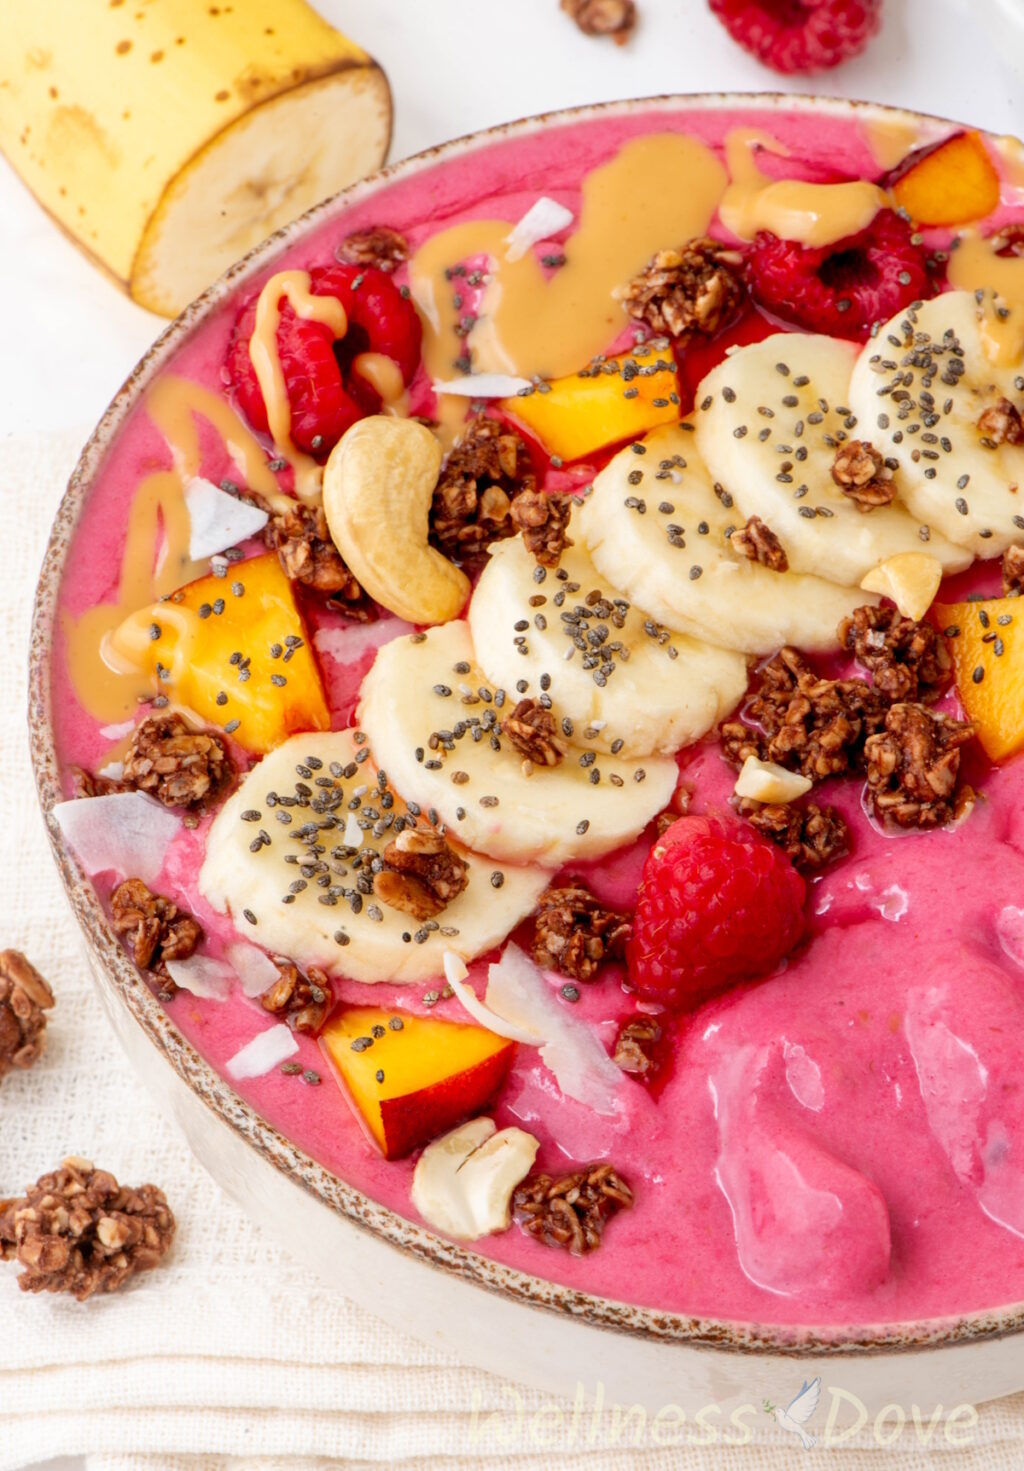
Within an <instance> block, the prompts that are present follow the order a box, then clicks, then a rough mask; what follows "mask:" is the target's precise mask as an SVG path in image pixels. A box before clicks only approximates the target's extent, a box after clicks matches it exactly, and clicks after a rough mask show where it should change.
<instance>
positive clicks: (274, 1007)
mask: <svg viewBox="0 0 1024 1471" xmlns="http://www.w3.org/2000/svg"><path fill="white" fill-rule="evenodd" d="M274 964H275V965H276V966H277V969H278V979H277V980H276V981H275V982H274V984H273V985H272V986H270V987H269V988H268V989H267V990H266V991H264V992H263V995H262V996H261V997H260V1005H261V1006H262V1007H263V1009H264V1011H269V1012H271V1013H272V1014H273V1015H274V1016H280V1017H283V1018H284V1020H285V1021H286V1022H287V1023H288V1025H289V1027H291V1029H292V1031H293V1032H305V1033H307V1034H308V1035H309V1036H315V1035H316V1034H317V1032H319V1030H320V1028H321V1027H322V1026H323V1024H324V1022H325V1020H326V1018H327V1013H328V1011H329V1009H330V1005H331V983H330V981H329V980H328V979H327V976H326V975H325V974H324V972H323V971H322V970H319V969H318V968H317V967H316V966H315V965H310V966H307V968H306V971H305V974H303V972H302V971H300V970H299V968H298V966H297V965H295V963H294V962H293V961H291V960H286V959H285V958H284V957H283V956H278V957H276V958H275V960H274Z"/></svg>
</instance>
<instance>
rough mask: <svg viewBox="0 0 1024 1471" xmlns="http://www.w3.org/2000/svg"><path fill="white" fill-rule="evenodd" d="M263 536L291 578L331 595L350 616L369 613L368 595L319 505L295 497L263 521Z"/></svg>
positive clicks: (356, 616) (327, 595)
mask: <svg viewBox="0 0 1024 1471" xmlns="http://www.w3.org/2000/svg"><path fill="white" fill-rule="evenodd" d="M263 539H264V541H265V542H266V544H267V546H268V547H270V548H271V549H272V550H273V551H276V552H277V555H278V558H279V559H280V562H281V566H282V568H283V570H284V573H285V576H286V577H288V578H289V579H290V580H291V581H292V582H301V583H302V585H303V587H308V588H310V589H311V591H313V592H317V593H321V594H322V595H323V596H324V597H329V598H333V599H335V600H336V601H337V602H338V603H341V604H343V605H344V608H343V611H344V612H345V613H347V614H348V616H349V617H350V618H360V619H366V618H368V617H369V616H370V606H369V599H368V598H367V596H366V593H365V592H364V591H363V589H362V588H361V587H360V586H359V583H358V582H357V581H356V579H355V578H354V577H353V576H352V573H351V572H350V571H349V570H348V568H347V567H346V566H345V563H344V562H343V561H342V559H341V555H340V553H339V552H338V549H337V547H336V546H335V545H334V542H333V541H332V540H331V533H330V531H329V530H328V527H327V517H326V516H325V515H324V511H323V507H322V506H306V505H303V504H302V502H301V501H296V502H295V505H294V506H289V507H288V509H287V511H278V512H276V513H275V514H274V515H272V516H271V518H270V520H269V521H268V522H267V525H266V528H265V530H264V532H263Z"/></svg>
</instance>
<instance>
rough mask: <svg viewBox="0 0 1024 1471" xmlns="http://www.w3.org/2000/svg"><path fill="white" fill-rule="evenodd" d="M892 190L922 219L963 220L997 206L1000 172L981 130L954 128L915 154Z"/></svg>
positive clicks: (959, 222)
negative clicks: (971, 130) (943, 138)
mask: <svg viewBox="0 0 1024 1471" xmlns="http://www.w3.org/2000/svg"><path fill="white" fill-rule="evenodd" d="M892 196H893V198H894V199H895V201H896V203H897V204H898V205H899V206H900V207H901V208H902V209H905V210H906V211H907V213H908V214H909V215H910V218H911V219H912V220H914V221H915V222H916V223H917V224H919V225H963V224H966V223H967V222H968V221H969V220H980V219H982V218H983V217H984V216H985V215H988V214H991V213H992V211H993V210H994V209H995V208H996V206H997V205H998V203H999V175H998V173H997V172H996V169H995V165H994V164H993V162H992V160H991V158H990V157H989V154H988V149H987V148H986V147H985V144H984V142H983V141H982V139H981V138H980V137H979V136H978V134H977V133H954V134H953V136H952V137H951V138H947V139H946V140H945V142H944V143H940V144H939V145H938V147H937V148H930V149H927V150H925V151H922V152H920V153H918V154H916V155H914V154H911V156H910V158H909V159H908V160H906V161H905V162H904V164H903V165H902V166H901V168H900V170H899V172H898V174H897V177H896V178H895V179H894V180H893V183H892Z"/></svg>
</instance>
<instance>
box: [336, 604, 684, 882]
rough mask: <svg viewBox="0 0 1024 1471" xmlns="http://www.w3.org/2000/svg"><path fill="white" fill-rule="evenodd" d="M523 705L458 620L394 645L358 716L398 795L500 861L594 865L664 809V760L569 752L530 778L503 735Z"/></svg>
mask: <svg viewBox="0 0 1024 1471" xmlns="http://www.w3.org/2000/svg"><path fill="white" fill-rule="evenodd" d="M481 689H482V691H483V694H482V695H481V693H480V691H481ZM518 699H519V695H518V694H513V693H509V694H507V695H506V693H505V692H504V691H503V690H500V689H498V690H495V689H494V687H493V686H488V685H487V684H486V683H485V681H484V678H483V675H482V673H481V671H480V669H479V667H478V665H477V664H476V661H475V658H474V654H473V642H472V639H471V638H470V633H469V626H468V625H467V624H466V623H464V622H462V621H461V620H459V621H456V622H453V623H446V624H444V625H443V626H442V627H440V628H432V629H431V630H430V631H429V632H428V633H426V634H412V635H411V636H410V637H408V638H396V639H393V640H392V642H391V643H389V644H385V646H384V648H382V649H381V650H380V652H379V653H378V655H377V658H376V660H375V661H374V664H373V667H372V668H371V669H370V671H369V673H368V674H367V676H366V678H365V679H364V680H363V689H362V698H361V701H360V706H359V712H358V718H359V722H360V724H361V725H362V728H363V730H364V731H365V732H366V734H367V736H368V737H369V740H370V744H371V745H372V747H373V751H374V755H375V757H376V759H377V760H378V761H379V762H380V764H381V765H382V766H383V767H384V769H385V770H386V771H387V773H388V777H389V778H390V780H391V782H392V783H393V784H394V786H395V788H396V790H398V791H400V792H402V793H403V795H404V796H405V797H406V799H407V800H412V799H413V798H415V800H416V801H417V802H419V803H420V805H421V806H422V807H423V808H424V809H426V808H428V807H430V808H433V809H434V810H435V811H436V812H437V813H438V814H439V816H440V817H441V820H442V821H443V822H444V823H445V824H446V825H447V826H448V828H449V829H450V830H451V832H453V833H456V834H457V835H458V836H459V838H460V839H461V840H462V841H463V842H464V843H466V844H468V845H469V846H470V847H472V848H474V849H475V850H476V851H477V852H479V853H488V854H490V856H491V857H492V858H498V859H503V860H506V861H509V862H519V863H531V862H535V863H543V864H547V865H550V866H551V867H552V868H557V867H559V866H560V865H561V864H563V863H566V862H568V860H569V859H570V858H593V857H597V856H598V855H599V854H601V853H608V852H610V851H611V850H612V849H614V848H619V847H621V846H622V844H623V843H627V842H630V841H631V840H632V839H633V838H635V837H636V836H637V835H638V834H639V833H640V832H642V831H643V829H644V828H645V827H646V826H647V824H648V823H649V822H650V820H651V818H652V817H654V815H655V814H656V813H658V812H660V811H661V810H662V808H663V807H665V806H666V805H667V803H668V800H669V798H670V797H671V795H672V792H673V790H674V788H675V784H676V775H677V770H676V763H675V762H674V761H673V760H671V759H669V758H667V757H664V756H652V757H651V758H650V759H648V760H646V761H644V762H643V763H642V764H641V763H638V762H636V761H623V760H622V759H621V757H600V758H597V757H596V752H583V753H582V755H578V754H576V753H574V752H570V753H569V754H568V755H567V756H566V757H565V758H564V760H562V761H561V763H560V764H558V765H556V766H543V767H542V766H536V767H534V768H533V769H532V771H530V770H529V763H528V762H524V759H523V756H522V755H521V754H520V753H519V752H518V751H517V750H516V749H515V747H514V746H513V745H512V744H511V742H510V741H509V740H508V738H507V737H504V736H502V735H500V734H499V733H498V732H497V730H496V727H497V726H498V725H499V724H500V721H501V718H502V715H503V714H504V716H506V717H507V716H509V715H510V714H511V712H512V710H513V709H514V707H515V705H516V703H517V701H518ZM554 713H555V715H556V718H557V717H558V710H557V707H555V712H554ZM478 732H479V735H478V734H477V733H478ZM500 892H501V891H500V890H499V896H500Z"/></svg>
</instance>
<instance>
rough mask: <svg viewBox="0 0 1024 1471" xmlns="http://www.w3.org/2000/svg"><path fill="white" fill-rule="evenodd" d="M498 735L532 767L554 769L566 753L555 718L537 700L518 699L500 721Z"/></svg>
mask: <svg viewBox="0 0 1024 1471" xmlns="http://www.w3.org/2000/svg"><path fill="white" fill-rule="evenodd" d="M501 733H502V735H503V736H504V737H505V739H506V740H507V741H508V742H509V744H510V745H511V746H513V747H514V748H515V749H516V750H517V751H518V752H519V754H520V756H522V757H523V758H524V759H525V760H527V761H529V762H530V764H531V766H557V765H558V763H559V762H560V761H561V760H562V758H563V757H564V755H565V753H566V750H567V747H566V744H565V742H564V741H563V740H562V739H561V738H560V737H559V736H558V735H557V733H556V727H555V717H554V716H553V715H552V713H551V711H550V710H549V709H548V708H547V707H546V706H545V705H542V704H541V703H540V702H539V701H538V700H520V701H519V703H518V704H517V705H516V707H515V709H514V710H513V711H512V713H511V714H510V715H506V716H505V717H504V719H503V720H502V722H501Z"/></svg>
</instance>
